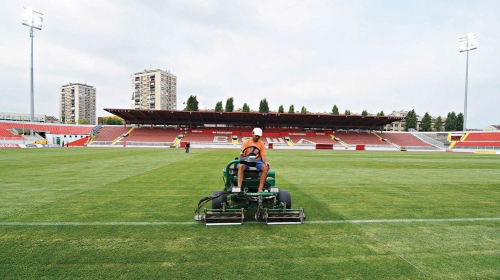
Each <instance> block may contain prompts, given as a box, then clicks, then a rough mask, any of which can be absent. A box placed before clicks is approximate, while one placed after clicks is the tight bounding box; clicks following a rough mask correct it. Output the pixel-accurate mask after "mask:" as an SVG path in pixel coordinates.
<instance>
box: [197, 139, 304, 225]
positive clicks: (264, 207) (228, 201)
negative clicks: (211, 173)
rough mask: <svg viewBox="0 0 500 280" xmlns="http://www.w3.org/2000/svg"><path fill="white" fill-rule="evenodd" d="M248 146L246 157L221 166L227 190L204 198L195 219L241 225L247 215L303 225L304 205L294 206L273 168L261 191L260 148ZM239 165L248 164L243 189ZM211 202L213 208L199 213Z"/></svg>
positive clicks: (207, 222)
mask: <svg viewBox="0 0 500 280" xmlns="http://www.w3.org/2000/svg"><path fill="white" fill-rule="evenodd" d="M246 149H251V151H250V153H249V154H248V155H247V156H243V157H240V158H235V159H234V160H232V161H230V162H229V163H228V164H227V165H226V167H224V168H223V169H222V175H223V176H222V179H223V181H224V189H223V190H217V191H214V192H213V193H212V195H210V196H206V197H203V198H201V199H200V201H199V202H198V207H197V209H196V210H195V215H194V219H195V220H197V221H203V222H204V223H205V225H207V226H210V225H242V224H243V222H244V221H245V214H247V215H253V216H254V217H255V220H256V221H258V222H265V223H267V224H302V223H303V221H304V219H305V218H306V216H305V214H304V208H292V197H291V195H290V193H289V192H288V191H286V190H280V189H279V187H277V186H276V185H275V174H276V173H275V172H274V170H269V171H268V174H267V178H266V181H265V183H264V188H263V191H262V192H260V193H259V192H258V188H259V181H260V175H261V174H260V172H258V171H257V168H256V167H255V166H256V159H257V158H258V157H259V154H260V150H259V148H257V147H255V146H249V147H247V148H246ZM246 149H245V150H246ZM243 152H245V151H243ZM239 164H246V165H247V166H249V168H248V170H246V171H245V172H244V176H243V184H242V187H241V188H239V187H238V186H237V185H238V165H239ZM209 201H211V202H212V208H210V209H207V208H205V209H204V211H203V215H200V209H201V208H202V207H203V205H205V204H206V203H208V202H209ZM247 220H248V219H247Z"/></svg>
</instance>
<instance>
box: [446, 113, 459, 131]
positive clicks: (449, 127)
mask: <svg viewBox="0 0 500 280" xmlns="http://www.w3.org/2000/svg"><path fill="white" fill-rule="evenodd" d="M444 130H446V131H455V130H457V115H456V114H455V112H454V111H451V112H450V113H448V116H447V117H446V123H445V125H444Z"/></svg>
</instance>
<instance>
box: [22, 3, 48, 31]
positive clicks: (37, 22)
mask: <svg viewBox="0 0 500 280" xmlns="http://www.w3.org/2000/svg"><path fill="white" fill-rule="evenodd" d="M22 23H23V25H26V26H29V27H33V28H35V29H38V30H42V23H43V14H42V13H39V12H37V11H34V10H33V9H32V8H29V7H28V8H26V7H24V12H23V18H22Z"/></svg>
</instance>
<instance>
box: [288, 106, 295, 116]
mask: <svg viewBox="0 0 500 280" xmlns="http://www.w3.org/2000/svg"><path fill="white" fill-rule="evenodd" d="M294 113H295V107H293V104H292V105H290V109H288V114H294Z"/></svg>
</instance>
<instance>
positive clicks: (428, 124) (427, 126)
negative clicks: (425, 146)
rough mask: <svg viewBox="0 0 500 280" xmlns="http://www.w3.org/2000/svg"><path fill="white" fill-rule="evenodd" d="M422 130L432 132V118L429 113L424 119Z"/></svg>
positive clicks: (421, 124) (421, 125)
mask: <svg viewBox="0 0 500 280" xmlns="http://www.w3.org/2000/svg"><path fill="white" fill-rule="evenodd" d="M420 129H421V130H422V131H432V118H431V116H430V115H429V113H427V112H426V113H425V115H424V117H423V118H422V122H421V123H420Z"/></svg>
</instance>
